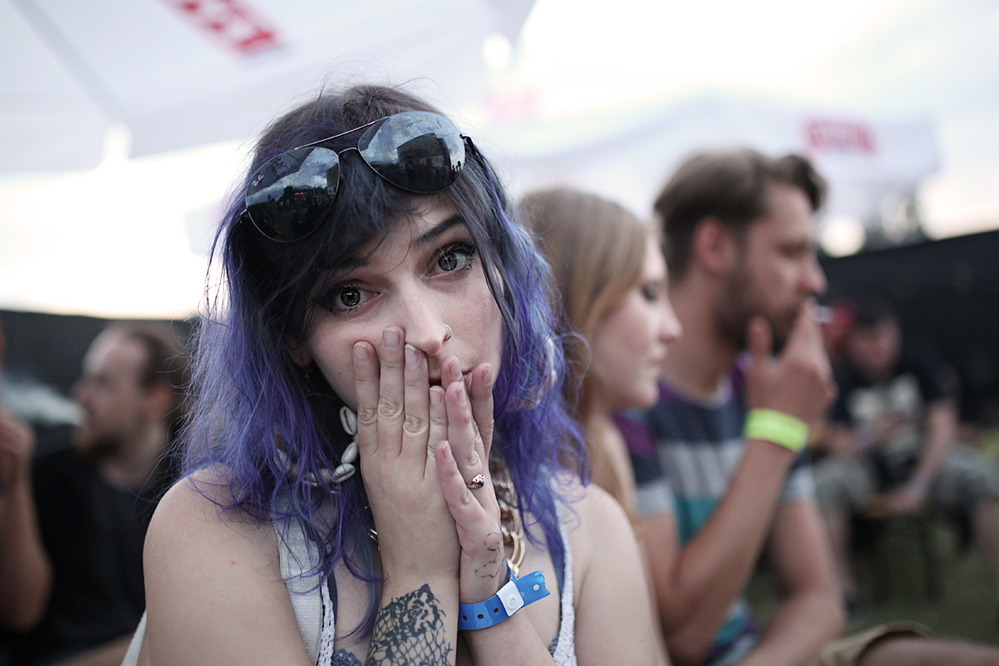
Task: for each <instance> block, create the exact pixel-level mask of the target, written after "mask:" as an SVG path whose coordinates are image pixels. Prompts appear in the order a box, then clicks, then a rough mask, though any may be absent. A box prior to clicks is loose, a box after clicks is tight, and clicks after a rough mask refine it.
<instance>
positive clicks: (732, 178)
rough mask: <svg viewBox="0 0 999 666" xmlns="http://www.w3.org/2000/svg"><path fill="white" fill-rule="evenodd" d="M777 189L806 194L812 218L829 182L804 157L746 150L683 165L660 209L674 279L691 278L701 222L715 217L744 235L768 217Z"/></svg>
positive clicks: (716, 154) (657, 206)
mask: <svg viewBox="0 0 999 666" xmlns="http://www.w3.org/2000/svg"><path fill="white" fill-rule="evenodd" d="M776 184H779V185H790V186H792V187H797V188H798V189H800V190H801V191H802V192H804V194H805V196H806V197H808V201H809V203H810V204H811V206H812V211H813V212H814V211H817V210H818V209H819V208H820V207H821V206H822V202H823V199H824V198H825V194H826V181H825V180H824V179H823V178H822V176H820V175H819V174H818V172H816V171H815V169H814V168H813V167H812V165H811V163H810V162H809V161H808V160H807V159H805V158H804V157H802V156H800V155H785V156H783V157H778V158H774V157H768V156H766V155H763V154H762V153H760V152H757V151H755V150H752V149H749V148H744V149H740V150H730V151H719V152H701V153H695V154H694V155H691V156H690V157H688V158H687V159H686V160H684V162H683V163H682V164H681V165H680V167H679V168H678V169H677V170H676V173H674V174H673V177H672V178H670V180H669V182H667V183H666V186H665V187H663V190H662V192H661V193H660V194H659V197H658V198H657V199H656V203H655V212H656V215H657V216H658V218H659V221H660V223H661V224H662V229H663V236H664V238H665V249H666V263H667V264H669V269H670V273H671V274H672V275H673V277H674V278H676V279H682V278H683V277H684V276H685V275H686V272H687V269H688V268H689V265H690V255H691V245H692V243H693V238H694V229H695V228H696V227H697V224H698V222H700V221H701V220H703V219H704V218H705V217H715V218H717V219H718V220H719V221H721V222H722V224H725V225H727V226H728V227H729V228H730V229H733V230H736V231H741V230H743V229H745V228H746V227H748V226H749V224H750V223H752V222H753V221H754V220H756V219H758V218H760V217H761V216H764V215H766V214H767V212H768V210H769V199H768V196H769V192H768V190H769V186H771V185H776Z"/></svg>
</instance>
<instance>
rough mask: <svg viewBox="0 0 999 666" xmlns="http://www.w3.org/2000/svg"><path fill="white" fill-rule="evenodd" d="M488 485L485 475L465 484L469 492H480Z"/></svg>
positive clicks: (474, 477) (478, 475)
mask: <svg viewBox="0 0 999 666" xmlns="http://www.w3.org/2000/svg"><path fill="white" fill-rule="evenodd" d="M484 485H486V476H485V474H476V475H475V476H473V477H472V480H471V481H469V482H468V483H466V484H465V487H466V488H468V489H469V490H478V489H479V488H481V487H482V486H484Z"/></svg>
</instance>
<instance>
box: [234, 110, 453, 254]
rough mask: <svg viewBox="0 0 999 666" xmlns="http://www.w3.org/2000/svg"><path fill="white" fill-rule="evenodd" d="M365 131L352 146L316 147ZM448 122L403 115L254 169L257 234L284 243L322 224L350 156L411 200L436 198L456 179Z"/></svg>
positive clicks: (249, 196) (250, 201) (250, 210)
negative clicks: (419, 196)
mask: <svg viewBox="0 0 999 666" xmlns="http://www.w3.org/2000/svg"><path fill="white" fill-rule="evenodd" d="M360 130H364V133H363V134H361V136H360V138H358V140H357V145H356V146H350V147H347V148H344V149H343V150H340V151H335V150H332V149H330V148H323V147H322V146H319V145H318V144H320V143H325V142H327V141H331V140H333V139H337V138H339V137H342V136H346V135H347V134H350V133H351V132H357V131H360ZM464 138H465V137H463V136H462V135H461V133H459V132H458V128H457V127H455V126H454V124H453V123H452V122H451V121H450V120H448V119H447V118H445V117H443V116H440V115H438V114H436V113H429V112H426V111H406V112H404V113H397V114H395V115H391V116H387V117H385V118H380V119H379V120H375V121H372V122H370V123H367V124H366V125H361V126H360V127H355V128H354V129H351V130H347V131H346V132H341V133H340V134H336V135H334V136H328V137H326V138H324V139H319V140H318V141H313V142H312V143H307V144H305V145H304V146H299V147H298V148H294V149H292V150H289V151H286V152H283V153H281V154H280V155H278V156H276V157H273V158H271V159H270V160H268V161H267V162H265V163H264V164H263V165H262V166H261V167H260V168H259V169H257V170H256V171H255V172H254V173H253V176H252V177H251V178H250V182H249V185H247V188H246V211H245V212H244V213H243V217H247V218H249V220H250V222H252V223H253V226H254V227H256V229H257V231H259V232H260V233H261V234H263V235H264V236H265V237H267V238H269V239H271V240H273V241H278V242H282V243H291V242H293V241H298V240H302V239H303V238H305V237H306V236H308V235H309V234H311V233H312V232H314V231H315V230H316V229H318V228H319V226H320V225H321V224H322V222H323V220H324V219H326V214H327V213H328V212H329V210H330V208H331V207H332V206H333V201H334V199H335V198H336V194H337V190H338V188H339V185H340V155H343V154H344V153H345V152H347V151H349V150H356V151H357V152H358V153H359V154H360V156H361V159H363V160H364V163H365V164H367V165H368V167H370V168H371V170H372V171H374V172H375V173H376V174H378V176H379V177H380V178H381V179H382V180H384V181H386V182H388V183H391V184H392V185H395V186H396V187H398V188H400V189H402V190H406V191H407V192H413V193H415V194H434V193H436V192H441V191H442V190H446V189H447V188H449V187H450V186H451V185H453V184H454V182H455V181H456V180H458V174H459V173H461V168H462V166H463V165H464V163H465V143H464Z"/></svg>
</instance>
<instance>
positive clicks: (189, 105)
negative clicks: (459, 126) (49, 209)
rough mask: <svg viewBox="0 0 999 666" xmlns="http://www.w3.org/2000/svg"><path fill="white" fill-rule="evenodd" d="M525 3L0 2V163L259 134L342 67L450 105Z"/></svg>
mask: <svg viewBox="0 0 999 666" xmlns="http://www.w3.org/2000/svg"><path fill="white" fill-rule="evenodd" d="M533 2H534V0H377V1H372V2H351V1H347V0H87V1H86V2H79V1H78V0H0V62H2V63H3V67H0V100H2V103H0V146H3V150H2V151H0V171H26V170H36V169H76V168H87V167H95V166H97V164H98V163H99V162H100V160H101V157H102V151H103V146H104V135H105V133H106V131H107V130H108V129H109V128H110V127H111V126H113V125H125V126H127V128H128V130H129V133H130V135H131V143H132V145H131V151H130V154H131V156H132V157H142V156H146V155H152V154H157V153H162V152H166V151H172V150H178V149H183V148H191V147H194V146H202V145H206V144H212V143H217V142H221V141H229V140H234V139H238V140H242V139H245V138H247V137H250V136H253V135H255V134H257V133H258V132H259V131H260V130H261V129H262V128H263V126H264V125H265V124H266V123H267V122H268V121H270V120H271V119H272V118H274V117H276V116H277V115H278V114H279V113H281V112H282V111H285V110H287V109H288V108H290V107H292V106H293V105H294V104H295V103H296V102H297V101H300V99H301V98H302V97H303V96H307V95H310V94H314V93H315V91H316V90H317V88H318V86H319V85H320V84H321V83H322V82H323V81H324V80H325V79H326V78H327V77H328V76H329V75H330V73H331V72H333V71H336V72H337V75H338V76H337V81H338V82H342V81H343V80H344V79H345V78H354V79H356V80H361V79H369V78H374V79H376V80H391V81H393V82H396V83H401V82H409V83H410V85H409V87H410V88H411V89H413V90H414V91H415V92H419V93H422V94H427V95H429V96H431V97H432V98H435V99H441V98H443V97H445V91H446V99H443V100H442V101H444V102H445V103H452V104H453V103H462V102H467V101H469V100H472V99H476V98H478V97H480V96H481V95H483V94H484V93H485V90H486V87H487V86H488V82H489V75H488V74H489V72H488V68H487V65H486V62H485V60H484V57H483V42H484V40H485V39H486V38H487V37H489V36H490V35H493V34H497V35H505V36H506V37H507V38H508V39H509V40H510V41H513V40H515V39H516V37H517V34H518V33H519V31H520V28H521V25H522V24H523V22H524V19H525V18H526V17H527V14H528V13H529V11H530V9H531V6H532V5H533Z"/></svg>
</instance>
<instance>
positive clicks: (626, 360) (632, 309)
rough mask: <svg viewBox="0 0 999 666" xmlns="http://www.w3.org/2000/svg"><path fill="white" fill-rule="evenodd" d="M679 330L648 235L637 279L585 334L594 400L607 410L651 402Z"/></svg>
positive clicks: (660, 260) (663, 273)
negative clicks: (642, 264) (667, 355)
mask: <svg viewBox="0 0 999 666" xmlns="http://www.w3.org/2000/svg"><path fill="white" fill-rule="evenodd" d="M680 333H681V329H680V322H679V321H678V320H677V318H676V314H675V313H674V312H673V306H672V305H670V302H669V297H668V296H667V293H666V262H665V261H664V260H663V255H662V252H661V251H660V250H659V245H658V243H656V242H655V241H654V240H653V239H651V238H650V239H649V242H648V243H646V251H645V264H644V267H643V268H642V274H641V276H640V278H639V280H638V282H637V283H636V284H635V286H634V287H632V288H631V289H630V290H629V291H628V293H627V294H625V296H624V299H622V300H621V302H620V303H618V304H617V305H616V306H614V307H612V308H611V309H610V310H608V311H607V312H606V313H604V315H603V316H602V317H601V318H600V321H599V322H598V323H597V326H596V328H595V329H594V330H593V334H592V335H591V336H590V340H589V343H590V351H591V353H592V362H591V364H590V376H591V377H592V378H593V380H594V381H593V383H592V385H593V391H594V393H595V395H594V398H595V404H596V405H597V406H599V407H600V408H603V409H606V410H610V411H613V410H619V409H634V408H638V407H643V408H644V407H651V406H652V405H653V404H655V402H656V399H657V398H658V395H659V393H658V380H659V375H660V372H661V367H662V362H663V359H665V358H666V350H667V348H668V347H669V345H670V344H671V343H672V342H674V341H675V340H676V339H677V338H678V337H679V336H680Z"/></svg>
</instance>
